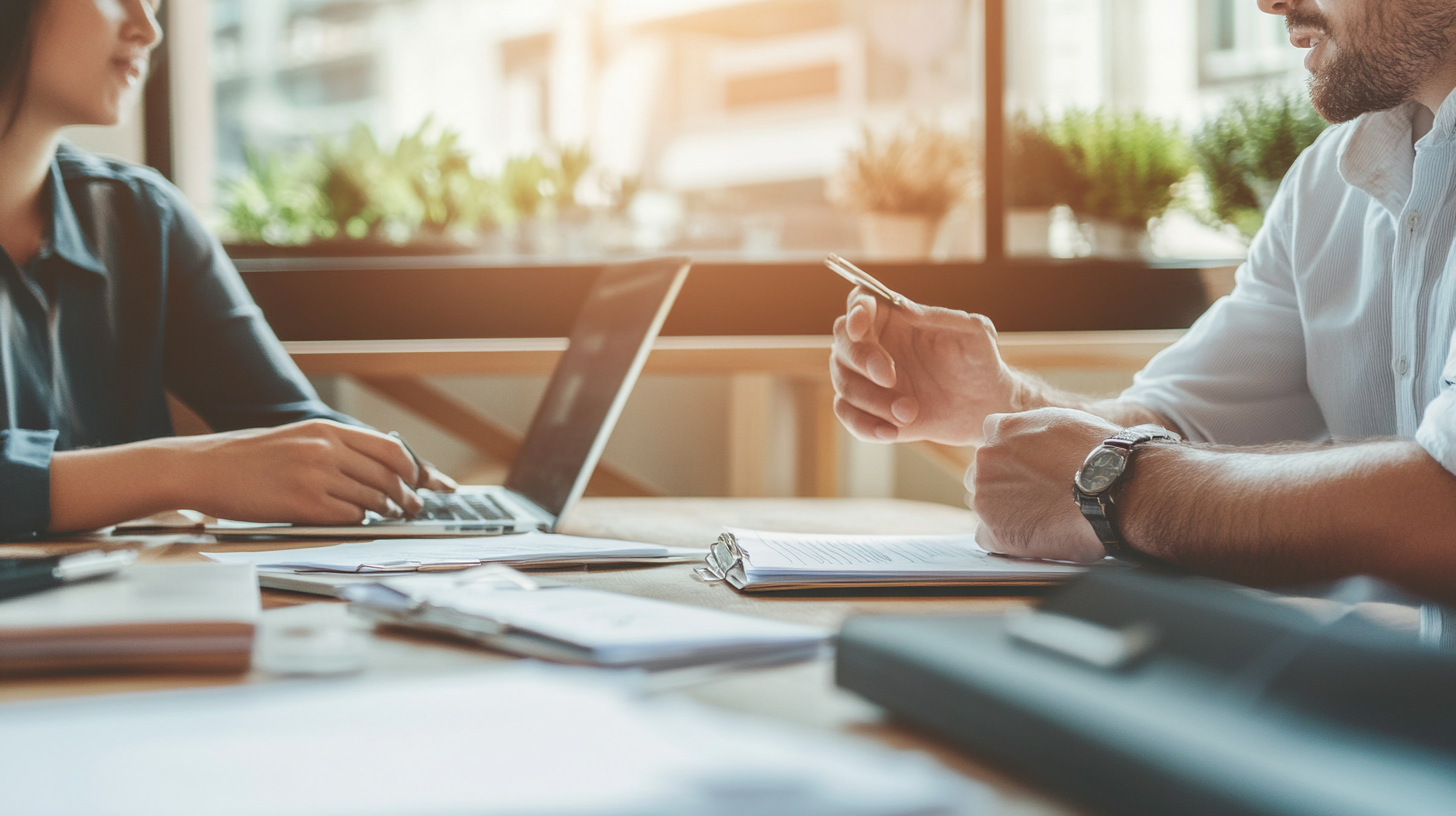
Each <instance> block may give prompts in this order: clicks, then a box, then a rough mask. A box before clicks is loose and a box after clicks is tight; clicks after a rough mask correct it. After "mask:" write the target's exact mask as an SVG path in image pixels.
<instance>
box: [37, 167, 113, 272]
mask: <svg viewBox="0 0 1456 816" xmlns="http://www.w3.org/2000/svg"><path fill="white" fill-rule="evenodd" d="M50 185H51V249H52V250H53V251H54V252H55V254H56V255H57V256H59V257H61V258H63V259H65V260H66V261H67V262H68V263H70V264H71V265H72V266H74V267H76V268H77V269H84V270H86V271H88V272H95V273H96V274H98V275H103V276H104V275H105V274H106V267H105V266H104V265H102V263H101V261H99V260H97V258H96V253H94V252H92V251H91V245H90V243H89V242H88V241H87V240H86V236H85V234H84V233H83V232H81V223H80V221H79V220H77V218H76V210H75V208H74V207H72V206H71V197H70V196H69V195H67V194H66V185H65V184H64V183H63V182H62V179H61V167H60V163H59V162H57V161H54V160H52V162H51V174H50Z"/></svg>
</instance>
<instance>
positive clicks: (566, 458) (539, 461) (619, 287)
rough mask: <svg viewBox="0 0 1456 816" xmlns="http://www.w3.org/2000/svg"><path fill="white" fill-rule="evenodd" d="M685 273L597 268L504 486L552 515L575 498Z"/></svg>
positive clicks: (646, 267) (671, 268)
mask: <svg viewBox="0 0 1456 816" xmlns="http://www.w3.org/2000/svg"><path fill="white" fill-rule="evenodd" d="M687 274H688V260H687V259H685V258H664V259H661V260H653V261H643V262H641V263H632V264H621V265H615V266H608V267H606V268H604V269H603V270H602V272H601V274H600V275H598V276H597V280H596V283H595V284H594V285H593V286H592V290H591V292H590V293H589V294H588V295H587V299H586V303H585V304H584V305H583V306H582V307H581V313H580V314H579V315H578V316H577V318H576V325H575V326H573V327H572V330H571V340H570V345H569V346H568V347H567V349H566V353H565V354H563V355H562V357H561V360H560V362H558V363H557V364H556V370H555V372H553V373H552V375H551V382H550V383H549V384H547V386H546V394H545V396H543V397H542V398H541V404H540V405H538V406H537V407H536V416H535V418H534V419H532V420H531V427H530V429H529V430H527V431H526V438H525V439H524V440H523V441H522V442H521V449H520V451H519V452H518V453H517V454H516V461H515V463H514V464H512V465H511V472H510V475H509V476H507V478H506V487H507V488H510V489H511V490H514V491H515V492H517V493H519V494H521V495H523V496H525V497H526V498H528V499H530V500H531V501H532V502H535V503H536V505H537V506H539V507H540V508H541V509H542V510H545V511H546V512H548V513H550V514H551V515H552V516H554V517H557V518H559V517H560V516H561V514H562V513H564V512H565V511H566V508H567V507H568V506H569V505H570V504H571V503H572V502H575V501H576V500H577V499H578V498H580V496H581V494H582V492H583V491H584V490H585V489H586V483H587V481H588V480H589V479H590V478H591V474H592V470H593V469H595V468H596V464H597V460H598V459H600V458H601V455H602V449H603V448H605V447H606V444H607V438H608V437H610V436H611V434H612V428H613V426H615V425H616V424H617V416H618V414H620V413H621V411H622V406H623V405H625V404H626V402H627V396H628V395H629V394H630V393H631V392H632V386H633V384H635V383H636V381H637V375H638V373H639V372H640V371H641V370H642V364H643V363H645V362H646V361H647V354H648V352H650V351H651V349H652V341H653V340H654V339H656V337H657V332H658V331H659V330H660V329H661V328H662V322H663V321H664V320H666V319H667V313H668V310H670V309H671V308H672V302H673V300H674V299H676V297H677V293H678V290H679V289H681V288H682V283H683V281H684V280H685V279H686V278H687Z"/></svg>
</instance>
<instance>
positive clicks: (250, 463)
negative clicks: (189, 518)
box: [174, 419, 454, 524]
mask: <svg viewBox="0 0 1456 816" xmlns="http://www.w3.org/2000/svg"><path fill="white" fill-rule="evenodd" d="M174 443H175V444H177V445H179V446H181V447H182V448H183V449H182V450H181V451H180V453H181V454H182V456H181V461H182V466H181V468H180V472H179V474H178V475H179V477H181V478H182V479H183V481H182V482H181V484H180V489H179V493H180V497H181V498H182V501H181V502H180V506H183V507H187V508H190V509H193V510H199V511H201V512H203V513H207V514H208V515H212V516H217V517H219V518H227V519H235V520H237V521H287V522H297V523H304V524H353V523H357V522H359V521H363V519H364V511H366V510H373V511H374V512H376V513H379V514H380V515H382V516H388V517H394V518H398V517H401V516H409V515H413V514H415V513H417V512H419V510H420V509H421V507H423V503H422V502H421V501H420V497H419V496H418V495H416V494H415V492H414V490H412V489H411V488H410V486H411V485H415V484H419V485H420V486H421V487H429V488H432V489H442V490H449V489H452V488H453V486H454V482H453V481H450V480H449V478H448V477H445V476H444V475H443V474H441V473H439V471H436V470H435V469H434V468H430V467H428V466H427V467H426V472H425V474H423V475H421V474H418V473H416V468H415V461H414V458H413V457H411V456H410V454H409V452H408V451H406V450H405V448H404V446H403V445H402V444H401V443H400V442H399V441H398V440H396V439H391V438H390V437H388V436H385V435H384V434H381V433H378V432H377V431H371V430H367V429H365V428H356V427H353V426H351V425H343V424H340V423H337V422H331V421H329V420H322V419H319V420H309V421H305V422H296V423H294V424H292V425H284V426H282V427H278V428H253V429H248V430H242V431H233V432H230V433H220V434H211V435H208V436H196V437H186V438H181V439H177V440H174Z"/></svg>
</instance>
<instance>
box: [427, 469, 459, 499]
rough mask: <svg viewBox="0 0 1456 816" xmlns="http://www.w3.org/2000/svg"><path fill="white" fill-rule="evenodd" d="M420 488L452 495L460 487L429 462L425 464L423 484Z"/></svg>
mask: <svg viewBox="0 0 1456 816" xmlns="http://www.w3.org/2000/svg"><path fill="white" fill-rule="evenodd" d="M420 486H421V487H423V488H425V489H426V490H433V491H435V492H436V493H454V492H455V491H456V490H457V489H458V488H459V487H460V485H459V484H458V483H456V481H455V480H454V479H452V478H450V477H449V476H446V475H445V474H444V473H443V472H441V471H440V469H439V468H437V467H435V466H434V465H432V464H430V463H429V462H425V482H424V484H422V485H420Z"/></svg>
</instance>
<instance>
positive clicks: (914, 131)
mask: <svg viewBox="0 0 1456 816" xmlns="http://www.w3.org/2000/svg"><path fill="white" fill-rule="evenodd" d="M975 170H976V151H975V149H974V145H973V144H972V142H971V140H970V139H969V138H968V137H966V136H963V135H959V134H954V133H949V132H947V131H944V130H941V129H940V128H936V127H932V126H929V125H923V124H917V125H913V126H911V127H909V128H905V129H901V130H899V131H897V132H895V133H892V134H890V135H889V136H888V137H883V138H882V137H878V136H876V135H875V134H874V133H872V132H871V131H870V129H869V128H865V129H864V144H863V145H862V146H861V147H858V148H856V149H854V150H852V151H850V153H849V156H848V159H847V161H846V162H845V164H844V166H843V167H842V168H841V170H840V172H839V174H838V176H837V177H836V178H835V179H834V181H833V187H832V188H831V197H832V198H833V199H834V200H835V202H836V203H839V204H841V205H843V206H845V207H848V208H850V209H853V210H857V211H859V212H871V213H894V214H900V215H923V216H927V217H930V218H933V219H939V218H941V217H943V216H944V215H945V214H946V213H947V212H949V211H950V210H951V208H952V207H954V206H955V205H956V204H957V203H958V202H959V201H960V200H961V199H962V198H964V197H965V195H966V190H967V188H968V187H969V185H970V183H971V181H972V179H973V178H974V176H975Z"/></svg>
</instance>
